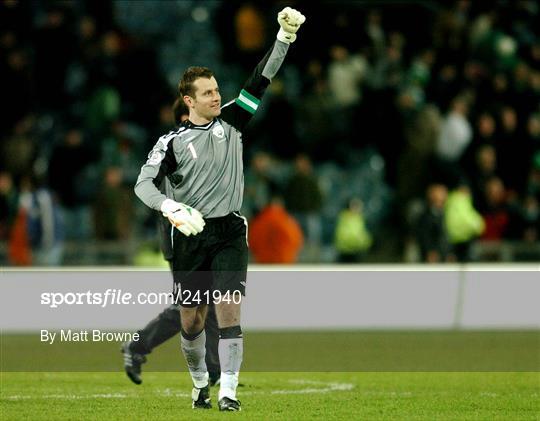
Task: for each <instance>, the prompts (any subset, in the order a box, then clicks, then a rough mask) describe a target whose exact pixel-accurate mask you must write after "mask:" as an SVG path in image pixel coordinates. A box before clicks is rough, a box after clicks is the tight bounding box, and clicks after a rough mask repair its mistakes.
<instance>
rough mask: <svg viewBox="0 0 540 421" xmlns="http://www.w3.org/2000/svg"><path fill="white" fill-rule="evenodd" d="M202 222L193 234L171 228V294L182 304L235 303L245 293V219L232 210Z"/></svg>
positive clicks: (246, 257)
mask: <svg viewBox="0 0 540 421" xmlns="http://www.w3.org/2000/svg"><path fill="white" fill-rule="evenodd" d="M205 222H206V225H205V227H204V230H203V231H202V232H201V233H200V234H197V235H195V236H193V235H190V236H189V237H186V236H185V235H184V234H182V233H181V232H180V231H178V230H177V229H174V228H173V230H172V235H171V241H172V248H173V258H172V270H173V278H174V290H173V294H174V298H175V303H176V304H179V305H181V306H183V307H196V306H198V305H201V304H210V303H211V302H214V303H218V302H220V301H224V302H233V297H234V302H238V301H239V298H238V297H239V296H240V299H241V297H242V296H244V295H245V293H246V274H247V264H248V246H247V221H246V220H245V218H244V217H243V216H241V215H240V214H238V213H236V212H234V213H231V214H229V215H227V216H223V217H220V218H208V219H205ZM240 294H241V295H240Z"/></svg>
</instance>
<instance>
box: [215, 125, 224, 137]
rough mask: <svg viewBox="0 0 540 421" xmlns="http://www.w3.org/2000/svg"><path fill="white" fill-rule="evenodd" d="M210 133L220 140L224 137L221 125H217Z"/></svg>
mask: <svg viewBox="0 0 540 421" xmlns="http://www.w3.org/2000/svg"><path fill="white" fill-rule="evenodd" d="M212 133H213V134H214V136H216V137H219V138H220V139H222V138H223V136H225V130H223V126H222V125H217V126H216V127H214V128H213V130H212Z"/></svg>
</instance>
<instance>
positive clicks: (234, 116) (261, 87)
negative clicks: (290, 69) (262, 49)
mask: <svg viewBox="0 0 540 421" xmlns="http://www.w3.org/2000/svg"><path fill="white" fill-rule="evenodd" d="M288 49H289V44H285V43H284V42H281V41H278V40H276V41H275V42H274V44H273V45H272V47H271V48H270V49H269V50H268V52H267V53H266V55H265V56H264V58H263V59H262V60H261V61H260V62H259V64H257V66H256V67H255V69H254V70H253V72H252V74H251V76H250V77H249V78H248V79H247V81H246V83H245V84H244V86H243V87H242V90H241V91H240V93H239V95H238V97H237V98H236V99H234V100H233V101H230V102H229V103H227V104H225V105H224V106H223V109H222V114H221V118H222V119H223V120H224V121H226V122H227V123H229V124H231V125H233V126H234V127H235V128H236V129H238V130H240V131H242V129H243V128H244V127H245V125H246V124H247V123H248V122H249V120H250V119H251V117H252V116H253V115H254V114H255V113H256V112H257V108H258V107H259V104H260V102H261V99H262V97H263V95H264V92H265V91H266V88H267V87H268V85H269V84H270V82H271V81H272V79H273V78H274V76H275V75H276V74H277V72H278V71H279V69H280V68H281V65H282V64H283V61H284V60H285V56H286V55H287V51H288Z"/></svg>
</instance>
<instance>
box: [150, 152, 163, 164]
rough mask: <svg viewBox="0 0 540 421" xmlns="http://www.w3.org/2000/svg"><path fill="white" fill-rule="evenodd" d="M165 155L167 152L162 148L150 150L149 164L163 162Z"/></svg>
mask: <svg viewBox="0 0 540 421" xmlns="http://www.w3.org/2000/svg"><path fill="white" fill-rule="evenodd" d="M164 156H165V154H164V153H163V152H161V151H160V150H154V151H152V152H150V155H148V164H150V165H157V164H159V163H160V162H161V160H162V159H163V157H164Z"/></svg>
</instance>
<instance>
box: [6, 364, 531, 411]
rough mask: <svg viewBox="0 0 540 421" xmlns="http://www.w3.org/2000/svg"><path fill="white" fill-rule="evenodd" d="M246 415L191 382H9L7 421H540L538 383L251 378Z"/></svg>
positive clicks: (61, 378)
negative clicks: (200, 394) (196, 402)
mask: <svg viewBox="0 0 540 421" xmlns="http://www.w3.org/2000/svg"><path fill="white" fill-rule="evenodd" d="M241 381H242V382H243V383H245V386H244V387H242V388H239V393H238V397H239V399H240V400H241V401H242V403H243V405H242V412H241V413H231V414H224V413H219V411H218V410H217V408H216V407H215V406H216V405H215V403H216V399H217V397H216V394H217V390H215V389H214V390H212V400H213V402H214V408H212V409H211V410H197V411H196V413H194V410H192V409H191V408H190V395H189V392H190V381H189V379H188V375H187V374H186V373H155V372H152V373H145V374H144V382H143V384H142V385H141V386H135V385H133V384H132V383H131V382H129V380H128V379H127V378H126V377H125V376H124V374H123V373H3V374H2V397H1V402H2V416H1V418H2V419H3V420H26V419H28V420H109V419H128V420H133V419H140V420H188V419H202V420H204V419H218V418H219V419H230V418H235V419H249V420H254V419H257V420H269V419H277V420H308V419H324V420H351V419H362V420H538V419H539V416H540V405H539V392H538V387H539V377H538V373H435V372H432V373H314V372H309V373H267V372H259V373H244V374H243V375H242V376H241Z"/></svg>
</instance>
